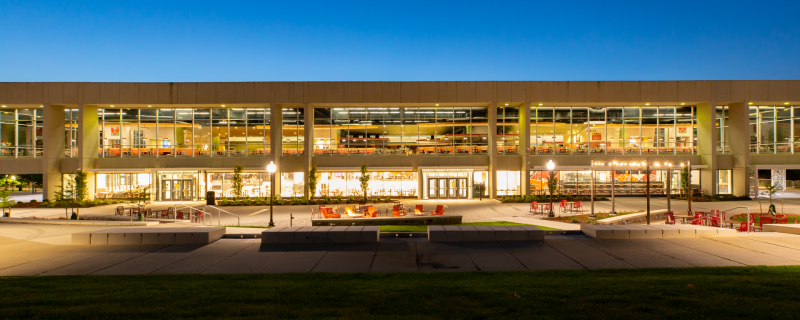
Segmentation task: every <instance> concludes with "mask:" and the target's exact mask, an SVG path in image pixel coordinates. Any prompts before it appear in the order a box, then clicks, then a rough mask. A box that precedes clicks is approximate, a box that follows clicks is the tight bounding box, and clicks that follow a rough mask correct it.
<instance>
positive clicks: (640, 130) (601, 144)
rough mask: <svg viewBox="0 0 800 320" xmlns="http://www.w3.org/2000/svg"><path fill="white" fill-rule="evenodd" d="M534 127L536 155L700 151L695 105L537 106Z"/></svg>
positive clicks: (684, 152)
mask: <svg viewBox="0 0 800 320" xmlns="http://www.w3.org/2000/svg"><path fill="white" fill-rule="evenodd" d="M498 121H499V120H498ZM530 126H531V137H530V143H531V145H530V150H531V153H532V154H534V153H535V154H554V153H555V154H675V153H678V154H692V153H696V147H695V141H696V140H697V138H695V136H696V123H695V117H694V107H691V106H690V107H649V106H645V107H638V106H637V107H548V106H538V107H532V108H531V122H530ZM498 140H499V139H498Z"/></svg>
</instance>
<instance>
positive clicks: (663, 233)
mask: <svg viewBox="0 0 800 320" xmlns="http://www.w3.org/2000/svg"><path fill="white" fill-rule="evenodd" d="M581 231H583V233H584V234H586V235H587V236H590V237H592V238H596V239H646V238H695V237H732V236H736V230H734V229H727V228H713V227H706V226H695V225H621V226H618V225H590V224H585V225H581Z"/></svg>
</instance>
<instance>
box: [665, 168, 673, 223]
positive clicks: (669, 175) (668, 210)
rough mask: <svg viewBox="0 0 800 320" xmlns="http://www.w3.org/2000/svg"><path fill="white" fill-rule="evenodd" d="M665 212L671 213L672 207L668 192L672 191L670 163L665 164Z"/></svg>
mask: <svg viewBox="0 0 800 320" xmlns="http://www.w3.org/2000/svg"><path fill="white" fill-rule="evenodd" d="M666 165H667V212H672V206H671V205H670V200H669V198H670V197H671V193H672V192H670V191H671V190H672V163H667V164H666Z"/></svg>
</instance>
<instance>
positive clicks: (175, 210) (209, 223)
mask: <svg viewBox="0 0 800 320" xmlns="http://www.w3.org/2000/svg"><path fill="white" fill-rule="evenodd" d="M178 206H181V207H186V208H189V221H190V222H191V221H192V210H195V211H200V212H202V213H203V215H206V214H207V215H209V216H210V218H209V219H208V225H209V226H212V225H213V223H214V222H213V221H214V215H212V214H211V213H209V212H206V211H205V210H200V209H198V208H195V207H192V206H187V205H185V204H179V203H176V204H175V205H173V206H172V210H173V211H174V212H175V214H177V212H178ZM203 225H204V226H205V225H206V218H205V216H204V217H203ZM217 225H219V215H217Z"/></svg>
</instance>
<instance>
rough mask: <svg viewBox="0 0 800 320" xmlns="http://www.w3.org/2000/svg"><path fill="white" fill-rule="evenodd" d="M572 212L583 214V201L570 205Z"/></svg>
mask: <svg viewBox="0 0 800 320" xmlns="http://www.w3.org/2000/svg"><path fill="white" fill-rule="evenodd" d="M572 211H578V212H583V201H578V202H575V204H573V205H572Z"/></svg>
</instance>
